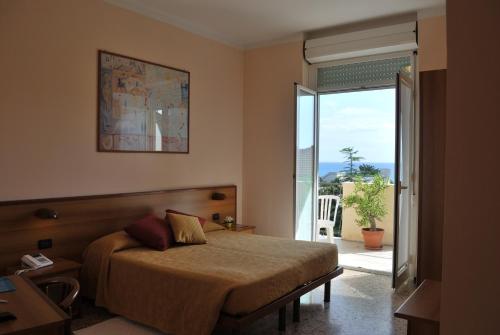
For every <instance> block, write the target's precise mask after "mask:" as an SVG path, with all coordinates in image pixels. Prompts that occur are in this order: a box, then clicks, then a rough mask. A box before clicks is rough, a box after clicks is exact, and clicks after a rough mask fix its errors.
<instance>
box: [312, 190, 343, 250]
mask: <svg viewBox="0 0 500 335" xmlns="http://www.w3.org/2000/svg"><path fill="white" fill-rule="evenodd" d="M334 201H335V210H334V212H333V221H332V220H330V218H331V214H332V202H334ZM318 203H319V212H318V221H317V223H316V240H318V239H319V238H320V237H321V234H320V231H321V229H322V228H325V229H326V236H327V238H328V241H329V242H330V243H334V241H333V236H334V235H333V226H334V225H335V221H336V219H337V211H338V209H339V205H340V197H339V196H336V195H320V196H318Z"/></svg>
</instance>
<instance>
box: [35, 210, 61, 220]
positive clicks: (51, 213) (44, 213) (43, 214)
mask: <svg viewBox="0 0 500 335" xmlns="http://www.w3.org/2000/svg"><path fill="white" fill-rule="evenodd" d="M34 215H35V216H36V217H37V218H39V219H42V220H50V219H57V217H58V216H59V214H58V213H57V212H56V211H55V210H53V209H50V208H39V209H37V210H36V211H35V213H34Z"/></svg>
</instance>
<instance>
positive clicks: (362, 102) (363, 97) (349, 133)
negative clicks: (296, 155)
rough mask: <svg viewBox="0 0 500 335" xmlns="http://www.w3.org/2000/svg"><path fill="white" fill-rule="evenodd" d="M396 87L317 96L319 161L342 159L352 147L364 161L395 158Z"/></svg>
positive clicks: (382, 160) (389, 160)
mask: <svg viewBox="0 0 500 335" xmlns="http://www.w3.org/2000/svg"><path fill="white" fill-rule="evenodd" d="M395 94H396V92H395V89H394V88H390V89H382V90H370V91H358V92H346V93H334V94H322V95H320V96H319V113H320V115H319V127H320V129H319V161H320V162H342V161H344V157H343V155H342V154H341V153H340V152H339V151H340V150H341V149H342V148H345V147H354V148H355V149H356V150H358V151H359V153H358V155H359V156H363V157H364V158H365V159H364V162H377V163H379V162H380V163H382V162H394V150H395V148H394V137H395V133H394V129H395V99H396V97H395Z"/></svg>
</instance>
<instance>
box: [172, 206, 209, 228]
mask: <svg viewBox="0 0 500 335" xmlns="http://www.w3.org/2000/svg"><path fill="white" fill-rule="evenodd" d="M165 212H167V213H174V214H180V215H186V216H194V217H195V218H198V221H200V224H201V226H202V227H203V225H204V224H205V222H207V219H204V218H202V217H199V216H196V215H191V214H186V213H182V212H179V211H176V210H173V209H167V210H166V211H165ZM165 221H167V223H168V225H169V226H170V221H168V215H165Z"/></svg>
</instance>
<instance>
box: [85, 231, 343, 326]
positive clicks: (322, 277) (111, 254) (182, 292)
mask: <svg viewBox="0 0 500 335" xmlns="http://www.w3.org/2000/svg"><path fill="white" fill-rule="evenodd" d="M217 227H219V226H217V225H206V227H204V229H205V230H206V231H205V233H206V237H207V240H208V242H207V243H206V244H201V245H183V246H176V247H174V248H170V249H167V250H165V251H155V250H152V249H149V248H145V247H143V246H142V245H141V244H139V243H138V242H137V241H135V240H134V239H132V238H131V237H129V236H128V235H127V234H126V233H125V232H123V231H120V232H117V233H113V234H110V235H107V236H105V237H103V238H100V239H98V240H97V241H95V242H93V243H91V244H90V245H89V247H88V248H87V250H86V251H85V255H84V265H83V269H82V277H81V278H82V285H83V287H84V288H85V291H84V293H85V295H87V296H88V297H90V298H95V301H96V304H97V305H99V306H103V307H106V308H107V309H108V310H109V311H110V312H112V313H115V314H119V315H122V316H124V317H127V318H129V319H131V320H134V321H137V322H140V323H143V324H147V325H149V326H152V327H154V328H157V329H159V330H161V331H163V332H166V333H169V334H179V335H182V334H210V333H211V332H212V331H213V329H214V328H215V327H216V326H220V327H228V328H231V329H232V330H233V332H234V333H237V332H238V331H239V329H240V328H241V327H243V326H244V325H245V324H246V323H249V322H251V321H254V320H255V319H257V318H259V317H261V316H263V315H265V314H268V313H269V312H272V311H274V310H277V309H280V312H281V311H283V308H284V306H286V304H287V303H289V302H291V301H294V302H295V304H294V307H295V308H298V306H297V300H298V299H299V298H300V295H302V294H304V293H306V292H308V291H310V290H312V289H313V288H315V287H317V286H319V285H321V284H325V287H326V288H327V291H328V292H327V293H328V295H329V283H330V280H331V279H332V278H334V277H335V276H337V275H339V274H341V273H342V269H341V268H340V267H338V258H337V249H336V247H335V246H334V245H330V244H323V243H311V242H303V241H294V240H288V239H282V238H274V237H268V236H260V235H251V234H241V233H235V232H231V231H227V230H224V229H221V228H220V227H219V228H217ZM325 291H326V290H325ZM325 299H327V297H326V294H325ZM295 312H297V313H298V310H297V311H295ZM281 314H282V313H280V316H281V317H284V315H283V316H282V315H281ZM281 323H283V320H281V322H280V324H281Z"/></svg>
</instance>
